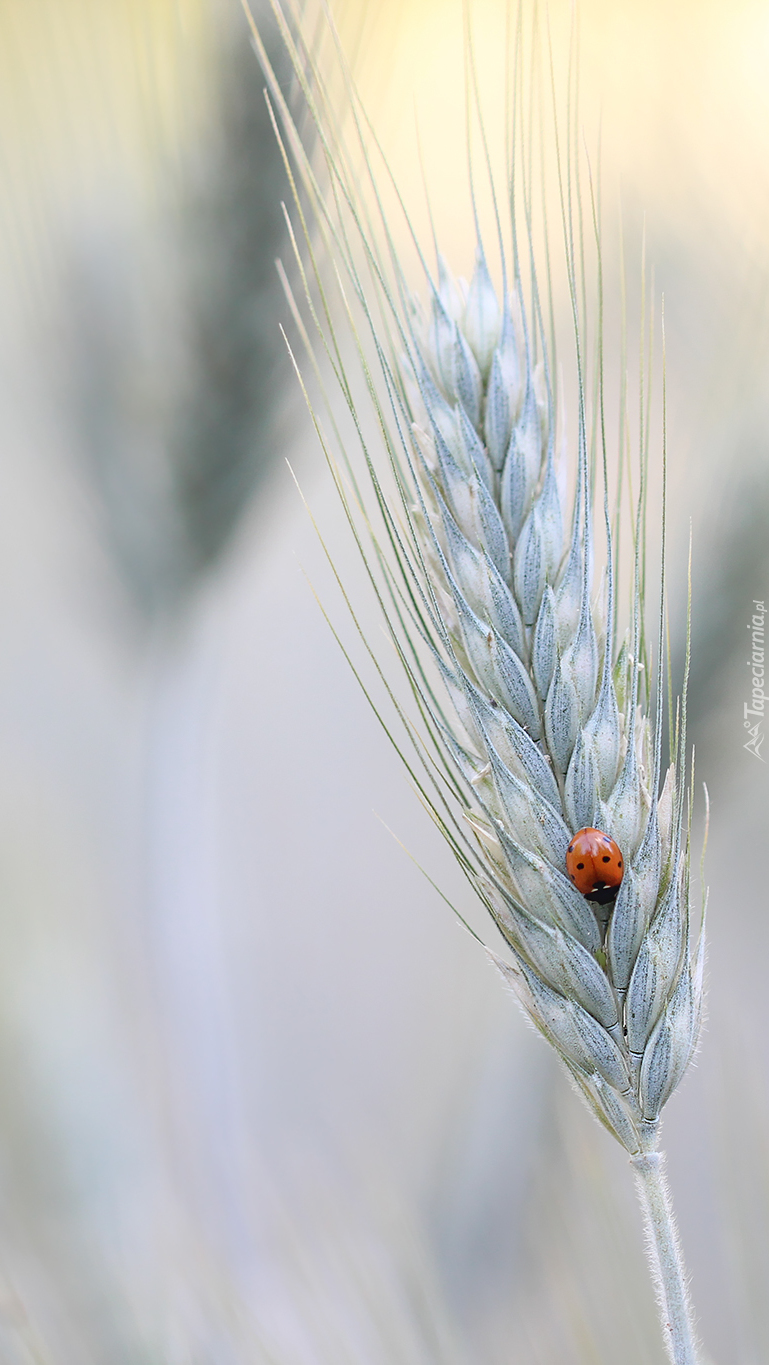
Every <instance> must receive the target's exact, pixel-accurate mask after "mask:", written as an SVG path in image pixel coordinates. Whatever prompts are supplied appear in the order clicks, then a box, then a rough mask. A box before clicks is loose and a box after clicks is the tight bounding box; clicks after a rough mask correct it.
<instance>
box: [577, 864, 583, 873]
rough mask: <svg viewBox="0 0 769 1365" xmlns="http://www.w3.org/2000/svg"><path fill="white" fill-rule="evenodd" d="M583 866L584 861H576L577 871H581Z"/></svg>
mask: <svg viewBox="0 0 769 1365" xmlns="http://www.w3.org/2000/svg"><path fill="white" fill-rule="evenodd" d="M584 866H585V864H584V863H577V871H578V872H581V871H582V869H583V867H584Z"/></svg>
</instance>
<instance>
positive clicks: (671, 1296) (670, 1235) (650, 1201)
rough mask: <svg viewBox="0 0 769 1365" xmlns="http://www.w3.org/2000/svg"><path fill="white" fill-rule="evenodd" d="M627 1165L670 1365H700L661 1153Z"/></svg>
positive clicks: (684, 1273) (640, 1157)
mask: <svg viewBox="0 0 769 1365" xmlns="http://www.w3.org/2000/svg"><path fill="white" fill-rule="evenodd" d="M630 1164H631V1166H632V1167H633V1173H634V1175H635V1178H636V1184H637V1186H638V1197H639V1199H640V1201H641V1208H642V1209H643V1212H644V1218H645V1221H646V1231H647V1244H646V1250H647V1254H648V1257H649V1264H650V1266H651V1272H652V1276H653V1278H654V1282H655V1285H656V1288H657V1301H658V1305H659V1310H660V1321H661V1323H662V1335H663V1338H664V1340H665V1346H666V1349H667V1353H668V1356H669V1358H670V1360H671V1362H672V1365H701V1360H700V1354H699V1348H698V1346H697V1340H696V1337H695V1335H694V1324H693V1322H692V1310H691V1304H690V1302H689V1291H688V1287H687V1283H686V1271H685V1269H684V1261H683V1256H682V1254H681V1248H680V1246H679V1242H678V1233H677V1229H676V1225H675V1221H674V1218H673V1205H672V1203H671V1199H670V1192H669V1190H668V1187H667V1182H666V1180H665V1173H664V1170H663V1156H662V1153H661V1152H648V1153H644V1154H643V1155H641V1156H636V1157H633V1158H632V1159H631V1162H630Z"/></svg>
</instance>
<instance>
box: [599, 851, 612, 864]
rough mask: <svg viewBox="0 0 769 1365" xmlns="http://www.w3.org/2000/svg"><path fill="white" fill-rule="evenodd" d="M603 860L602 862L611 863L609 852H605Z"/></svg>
mask: <svg viewBox="0 0 769 1365" xmlns="http://www.w3.org/2000/svg"><path fill="white" fill-rule="evenodd" d="M601 862H602V863H610V862H611V858H610V857H609V855H608V853H604V855H603V858H602V859H601Z"/></svg>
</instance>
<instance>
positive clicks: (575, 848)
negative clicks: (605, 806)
mask: <svg viewBox="0 0 769 1365" xmlns="http://www.w3.org/2000/svg"><path fill="white" fill-rule="evenodd" d="M624 870H625V869H624V864H623V860H622V853H621V852H620V849H619V847H618V845H617V844H615V842H614V840H613V839H610V838H609V836H608V834H604V832H603V830H602V829H581V830H579V831H578V832H577V833H576V834H575V835H574V837H573V839H572V841H571V843H570V844H569V847H568V849H567V850H566V871H567V872H568V874H569V880H570V881H572V882H573V883H574V885H575V886H576V888H577V890H578V891H581V892H582V895H583V896H584V897H585V898H586V899H587V900H589V901H597V902H598V904H599V905H608V903H609V901H613V900H614V897H615V896H616V894H617V890H618V887H619V884H620V882H621V881H622V877H623V875H624Z"/></svg>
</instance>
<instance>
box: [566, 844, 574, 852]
mask: <svg viewBox="0 0 769 1365" xmlns="http://www.w3.org/2000/svg"><path fill="white" fill-rule="evenodd" d="M566 852H567V853H573V852H574V845H573V844H569V847H568V848H567V850H566Z"/></svg>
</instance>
